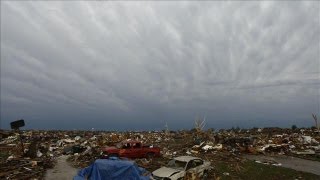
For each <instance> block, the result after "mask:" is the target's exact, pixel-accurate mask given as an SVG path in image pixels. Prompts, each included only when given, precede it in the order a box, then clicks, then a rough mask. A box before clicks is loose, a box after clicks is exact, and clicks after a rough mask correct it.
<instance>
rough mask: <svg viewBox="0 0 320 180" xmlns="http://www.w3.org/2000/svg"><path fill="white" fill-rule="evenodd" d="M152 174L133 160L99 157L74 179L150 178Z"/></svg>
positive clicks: (145, 179)
mask: <svg viewBox="0 0 320 180" xmlns="http://www.w3.org/2000/svg"><path fill="white" fill-rule="evenodd" d="M143 174H150V173H148V172H147V171H146V170H145V169H144V168H141V167H138V165H137V164H136V163H134V162H133V161H127V160H120V159H117V158H114V159H98V160H96V161H95V162H94V163H93V164H91V165H90V166H89V167H86V168H84V169H82V170H80V171H79V172H78V175H77V176H75V177H74V178H73V180H85V179H88V180H100V179H101V180H103V179H110V180H122V179H129V180H131V179H132V180H148V179H150V176H143Z"/></svg>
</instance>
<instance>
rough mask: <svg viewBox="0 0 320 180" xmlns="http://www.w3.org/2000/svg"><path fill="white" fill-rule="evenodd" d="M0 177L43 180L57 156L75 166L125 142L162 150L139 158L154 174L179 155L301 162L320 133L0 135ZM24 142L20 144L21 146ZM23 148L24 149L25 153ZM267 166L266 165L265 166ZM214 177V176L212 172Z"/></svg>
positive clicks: (317, 150) (316, 146)
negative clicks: (283, 158)
mask: <svg viewBox="0 0 320 180" xmlns="http://www.w3.org/2000/svg"><path fill="white" fill-rule="evenodd" d="M0 135H1V136H0V137H1V139H0V153H1V156H0V161H1V164H0V169H1V171H0V172H1V173H0V179H2V178H3V179H15V178H17V177H23V178H25V179H31V178H34V179H37V178H38V179H41V178H42V177H43V175H44V173H45V170H46V169H47V168H50V167H52V166H53V165H54V162H55V157H57V156H60V155H62V154H67V155H70V157H69V161H70V162H71V163H72V164H73V165H74V166H75V167H77V168H83V167H86V166H88V165H90V164H91V163H92V162H94V161H95V160H96V159H99V158H101V156H102V149H103V148H104V147H106V146H111V145H114V144H116V143H118V142H121V141H123V140H126V139H133V140H137V141H140V142H142V143H144V144H152V145H153V146H157V147H160V149H161V155H162V156H161V157H160V158H155V159H147V158H142V159H135V161H136V163H137V164H138V165H139V166H141V167H144V168H145V169H147V170H148V171H150V172H152V171H153V170H155V169H157V168H159V167H162V166H164V165H165V164H166V163H167V162H168V161H169V159H171V158H173V157H177V156H185V155H189V156H195V157H201V158H203V159H205V160H208V161H210V162H212V164H213V165H214V161H215V160H223V161H226V162H229V161H230V165H232V166H233V165H234V166H239V164H241V162H242V158H241V155H242V154H280V155H284V154H285V155H290V156H299V157H302V158H310V157H311V158H312V157H314V158H319V157H320V143H319V142H320V133H319V132H318V131H317V130H316V129H314V128H313V129H311V128H309V129H296V130H292V129H280V128H264V129H261V128H254V129H248V130H244V129H229V130H220V131H214V130H212V129H209V130H207V131H200V130H197V129H193V130H189V131H188V130H183V131H145V132H133V131H132V132H105V131H22V133H21V141H20V138H19V136H20V135H19V134H18V133H15V132H11V131H1V132H0ZM21 144H22V145H21ZM22 146H23V149H21V148H22ZM261 163H265V162H261ZM210 175H211V177H214V176H215V175H217V174H216V172H214V171H213V172H212V173H211V174H210Z"/></svg>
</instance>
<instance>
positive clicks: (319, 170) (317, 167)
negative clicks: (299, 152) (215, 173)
mask: <svg viewBox="0 0 320 180" xmlns="http://www.w3.org/2000/svg"><path fill="white" fill-rule="evenodd" d="M244 156H245V157H246V158H248V159H250V160H259V161H263V160H273V161H276V162H278V163H281V164H282V167H286V168H290V169H294V170H297V171H302V172H309V173H313V174H316V175H320V162H318V161H311V160H305V159H300V158H295V157H290V156H263V155H244Z"/></svg>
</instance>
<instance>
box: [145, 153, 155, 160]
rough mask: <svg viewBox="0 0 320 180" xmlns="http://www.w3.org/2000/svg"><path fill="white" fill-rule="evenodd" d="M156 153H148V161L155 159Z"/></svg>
mask: <svg viewBox="0 0 320 180" xmlns="http://www.w3.org/2000/svg"><path fill="white" fill-rule="evenodd" d="M154 155H155V154H154V153H152V152H150V153H147V159H152V158H153V157H154Z"/></svg>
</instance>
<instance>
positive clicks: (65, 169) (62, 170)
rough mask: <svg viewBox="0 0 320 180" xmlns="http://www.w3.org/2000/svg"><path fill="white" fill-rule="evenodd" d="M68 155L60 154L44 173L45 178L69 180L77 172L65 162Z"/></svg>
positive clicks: (49, 179)
mask: <svg viewBox="0 0 320 180" xmlns="http://www.w3.org/2000/svg"><path fill="white" fill-rule="evenodd" d="M67 158H68V156H65V155H62V156H59V157H58V158H57V164H56V165H55V166H54V168H52V169H49V170H48V171H47V173H46V176H45V178H44V179H45V180H57V179H59V180H70V179H73V177H74V176H75V175H76V174H77V172H78V169H76V168H74V167H72V166H71V165H70V164H69V163H68V162H67Z"/></svg>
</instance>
